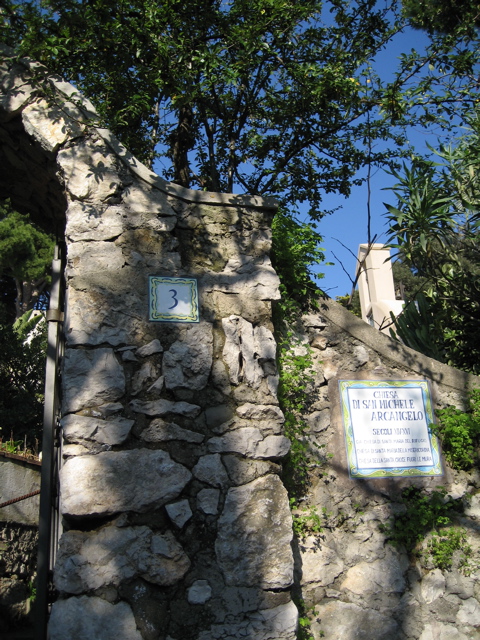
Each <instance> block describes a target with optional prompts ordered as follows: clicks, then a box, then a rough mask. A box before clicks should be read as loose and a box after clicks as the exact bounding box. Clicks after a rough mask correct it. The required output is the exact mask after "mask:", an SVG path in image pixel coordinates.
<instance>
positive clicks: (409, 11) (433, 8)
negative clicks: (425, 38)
mask: <svg viewBox="0 0 480 640" xmlns="http://www.w3.org/2000/svg"><path fill="white" fill-rule="evenodd" d="M403 9H404V12H405V15H406V16H407V17H408V18H409V19H410V22H411V24H412V25H413V26H414V27H415V28H417V29H424V30H425V31H428V32H429V33H435V32H437V33H444V34H452V33H455V31H457V30H458V29H459V28H461V27H464V28H467V29H468V30H471V29H472V28H475V27H479V26H480V9H479V6H478V2H477V1H476V0H403Z"/></svg>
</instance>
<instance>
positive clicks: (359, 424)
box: [338, 379, 443, 478]
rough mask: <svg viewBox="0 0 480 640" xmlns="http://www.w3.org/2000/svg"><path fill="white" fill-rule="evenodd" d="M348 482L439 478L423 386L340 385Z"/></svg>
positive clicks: (412, 383) (431, 412)
mask: <svg viewBox="0 0 480 640" xmlns="http://www.w3.org/2000/svg"><path fill="white" fill-rule="evenodd" d="M338 384H339V387H340V404H341V411H342V418H343V425H344V428H345V446H346V450H347V464H348V472H349V474H350V477H352V478H405V477H413V476H424V477H425V476H427V477H429V476H441V475H443V471H442V462H441V456H440V445H439V442H438V438H437V437H436V436H435V434H434V433H433V432H432V430H431V429H430V425H431V424H433V423H434V410H433V403H432V397H431V392H430V387H429V384H428V381H427V380H424V379H423V380H422V379H419V380H361V381H360V380H339V382H338Z"/></svg>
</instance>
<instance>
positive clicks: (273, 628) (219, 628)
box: [198, 602, 298, 640]
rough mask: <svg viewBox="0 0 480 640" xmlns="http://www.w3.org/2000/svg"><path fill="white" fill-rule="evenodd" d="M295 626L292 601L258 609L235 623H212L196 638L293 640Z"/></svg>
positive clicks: (213, 639)
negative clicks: (270, 607)
mask: <svg viewBox="0 0 480 640" xmlns="http://www.w3.org/2000/svg"><path fill="white" fill-rule="evenodd" d="M297 626H298V611H297V608H296V606H295V605H294V604H293V602H288V603H287V604H281V605H279V606H278V607H274V608H272V609H260V610H259V611H257V612H255V613H252V614H250V615H248V616H247V617H246V619H245V620H244V621H243V622H240V623H237V624H235V623H231V624H215V625H212V626H211V627H210V629H209V630H208V631H202V632H201V633H200V635H199V636H198V640H233V638H252V639H253V638H255V640H295V638H296V637H297Z"/></svg>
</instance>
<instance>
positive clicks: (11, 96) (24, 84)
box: [0, 65, 37, 114]
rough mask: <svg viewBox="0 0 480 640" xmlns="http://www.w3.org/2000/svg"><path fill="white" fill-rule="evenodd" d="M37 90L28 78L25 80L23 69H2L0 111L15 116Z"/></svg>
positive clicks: (0, 77) (13, 66)
mask: <svg viewBox="0 0 480 640" xmlns="http://www.w3.org/2000/svg"><path fill="white" fill-rule="evenodd" d="M36 91H37V88H36V87H35V86H34V85H33V84H32V82H31V80H30V78H26V73H25V69H24V68H23V67H20V66H19V65H12V67H11V69H10V70H8V69H5V68H2V73H1V74H0V94H1V96H0V110H2V111H6V112H7V113H12V114H15V112H17V111H19V110H20V109H21V108H22V107H23V106H24V105H25V104H27V103H28V102H29V100H30V98H31V96H32V94H34V93H35V92H36Z"/></svg>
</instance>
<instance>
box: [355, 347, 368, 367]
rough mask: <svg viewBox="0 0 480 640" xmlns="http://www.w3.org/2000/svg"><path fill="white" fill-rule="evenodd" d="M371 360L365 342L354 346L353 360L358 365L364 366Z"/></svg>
mask: <svg viewBox="0 0 480 640" xmlns="http://www.w3.org/2000/svg"><path fill="white" fill-rule="evenodd" d="M369 360H370V356H369V353H368V351H367V349H366V348H365V347H364V346H363V344H359V345H357V346H355V347H353V362H354V363H355V365H356V366H357V367H362V366H363V365H364V364H366V363H367V362H368V361H369Z"/></svg>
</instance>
